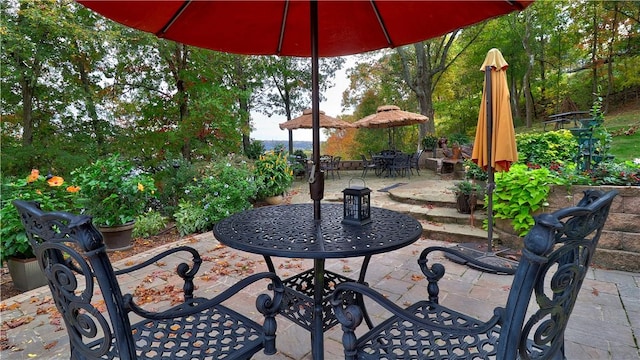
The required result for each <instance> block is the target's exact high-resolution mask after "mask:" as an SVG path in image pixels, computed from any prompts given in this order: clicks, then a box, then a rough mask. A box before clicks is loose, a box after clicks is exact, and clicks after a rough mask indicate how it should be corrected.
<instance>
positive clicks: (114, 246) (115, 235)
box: [98, 221, 136, 251]
mask: <svg viewBox="0 0 640 360" xmlns="http://www.w3.org/2000/svg"><path fill="white" fill-rule="evenodd" d="M135 223H136V222H135V221H131V222H128V223H126V224H124V225H120V226H109V227H100V228H99V229H98V230H100V232H101V233H102V238H103V239H104V244H105V245H106V246H107V251H116V250H127V249H130V248H131V247H132V246H133V236H132V233H133V227H134V225H135Z"/></svg>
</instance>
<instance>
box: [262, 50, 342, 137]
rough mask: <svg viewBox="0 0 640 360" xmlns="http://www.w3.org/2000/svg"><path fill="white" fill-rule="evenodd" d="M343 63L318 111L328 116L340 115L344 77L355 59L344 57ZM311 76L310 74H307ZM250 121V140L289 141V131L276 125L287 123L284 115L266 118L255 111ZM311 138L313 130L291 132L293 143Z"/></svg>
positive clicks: (295, 115)
mask: <svg viewBox="0 0 640 360" xmlns="http://www.w3.org/2000/svg"><path fill="white" fill-rule="evenodd" d="M345 60H346V61H345V63H344V65H343V66H342V69H340V70H339V71H337V72H336V76H335V78H334V79H333V81H334V84H335V85H334V86H333V87H332V88H329V89H327V91H325V92H324V94H323V95H324V97H325V98H326V100H325V101H322V102H320V110H322V111H324V113H325V114H327V115H329V116H333V117H336V116H338V115H342V112H341V104H340V103H341V102H342V93H343V92H344V91H345V90H346V89H347V88H348V87H349V78H348V77H347V75H346V71H347V69H349V68H351V67H353V65H354V64H355V59H354V58H353V57H351V56H346V57H345ZM309 76H311V74H309ZM299 115H302V114H293V117H294V118H295V117H298V116H299ZM251 120H252V123H253V127H254V129H253V130H252V131H251V138H252V139H256V140H282V141H285V140H286V141H289V131H288V130H280V127H279V126H278V124H280V123H283V122H285V121H287V117H286V116H284V115H275V114H274V115H273V116H271V117H268V116H267V115H264V114H262V113H260V112H257V111H252V112H251ZM312 137H313V130H311V129H296V130H293V140H294V141H311V140H312V139H311V138H312ZM324 140H326V137H325V135H324V134H323V131H322V129H321V130H320V141H324Z"/></svg>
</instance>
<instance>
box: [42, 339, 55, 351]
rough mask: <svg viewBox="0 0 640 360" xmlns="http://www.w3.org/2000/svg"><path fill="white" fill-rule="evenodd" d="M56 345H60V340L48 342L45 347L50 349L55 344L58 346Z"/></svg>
mask: <svg viewBox="0 0 640 360" xmlns="http://www.w3.org/2000/svg"><path fill="white" fill-rule="evenodd" d="M56 345H58V340H55V341H52V342H50V343H48V344H46V345H45V346H44V349H45V350H49V349H51V348H52V347H54V346H56Z"/></svg>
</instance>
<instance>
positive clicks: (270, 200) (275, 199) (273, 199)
mask: <svg viewBox="0 0 640 360" xmlns="http://www.w3.org/2000/svg"><path fill="white" fill-rule="evenodd" d="M264 201H266V202H267V204H269V205H280V204H282V202H283V201H284V196H282V195H276V196H268V197H266V198H265V199H264Z"/></svg>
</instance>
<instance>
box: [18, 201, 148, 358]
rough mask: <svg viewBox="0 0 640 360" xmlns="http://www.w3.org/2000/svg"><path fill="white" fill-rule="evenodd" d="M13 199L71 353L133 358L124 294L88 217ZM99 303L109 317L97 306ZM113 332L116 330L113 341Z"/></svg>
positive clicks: (133, 349)
mask: <svg viewBox="0 0 640 360" xmlns="http://www.w3.org/2000/svg"><path fill="white" fill-rule="evenodd" d="M13 204H14V205H15V207H16V208H17V209H18V213H19V214H20V218H21V220H22V224H23V225H24V227H25V230H26V234H27V237H28V239H29V242H30V243H31V247H32V248H33V252H34V254H35V255H36V257H37V259H38V262H39V265H40V269H42V271H43V272H44V274H45V276H46V278H47V281H48V283H49V289H50V290H51V294H52V295H53V298H54V301H55V304H56V307H57V308H58V311H59V312H60V314H62V318H63V319H64V322H65V327H66V329H67V332H68V334H69V342H70V345H71V346H70V348H71V352H72V355H71V356H72V358H86V359H97V358H102V356H103V355H104V354H108V355H106V356H108V358H114V357H117V358H120V359H135V358H136V352H135V346H134V345H135V344H134V342H133V337H132V336H131V324H130V322H129V317H128V316H127V314H126V311H125V310H124V306H123V297H122V293H121V291H120V287H119V286H118V283H117V280H116V276H115V273H114V270H113V267H112V266H111V262H110V261H109V258H108V257H107V254H106V248H105V245H104V242H103V239H102V235H101V234H100V232H99V231H98V230H97V229H96V228H95V227H94V226H93V224H92V223H91V217H89V216H84V215H80V216H76V215H73V214H69V213H65V212H46V213H45V212H43V211H42V210H41V209H40V206H39V205H38V204H37V203H34V202H26V201H20V200H16V201H14V202H13ZM96 284H97V286H98V287H99V289H100V291H101V293H102V294H104V296H103V297H102V300H103V302H100V301H99V300H100V299H98V298H96V297H94V295H95V294H96V293H97V289H96ZM107 294H108V296H107ZM102 303H103V304H104V307H105V308H106V309H107V312H108V314H109V321H107V319H105V318H104V316H103V315H102V313H101V312H100V311H99V310H98V309H97V308H96V306H101V304H102ZM99 304H100V305H99ZM113 334H118V335H117V341H116V339H115V338H114V337H115V336H114V335H113Z"/></svg>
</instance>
